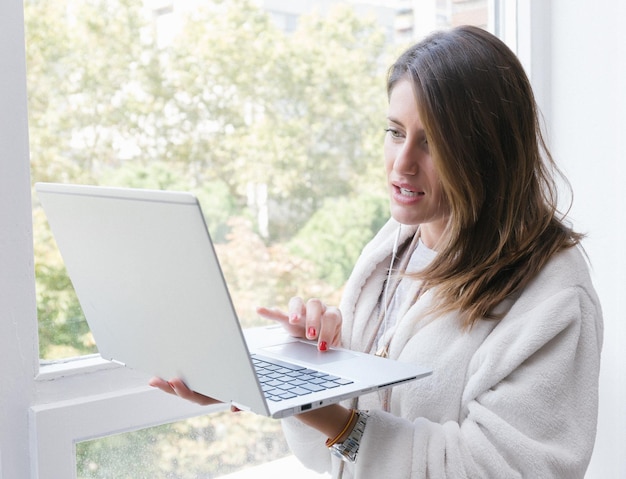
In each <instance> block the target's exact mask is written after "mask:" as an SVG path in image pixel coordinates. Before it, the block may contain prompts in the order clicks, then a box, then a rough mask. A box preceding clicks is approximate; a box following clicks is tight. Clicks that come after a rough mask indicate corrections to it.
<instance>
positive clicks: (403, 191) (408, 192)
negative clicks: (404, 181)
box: [400, 188, 419, 196]
mask: <svg viewBox="0 0 626 479" xmlns="http://www.w3.org/2000/svg"><path fill="white" fill-rule="evenodd" d="M400 194H402V195H403V196H418V195H419V193H417V192H416V191H411V190H407V189H406V188H400Z"/></svg>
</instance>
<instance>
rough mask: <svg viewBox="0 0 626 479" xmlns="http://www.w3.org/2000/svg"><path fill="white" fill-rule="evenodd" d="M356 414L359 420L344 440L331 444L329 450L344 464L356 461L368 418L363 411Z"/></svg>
mask: <svg viewBox="0 0 626 479" xmlns="http://www.w3.org/2000/svg"><path fill="white" fill-rule="evenodd" d="M357 414H358V416H359V418H358V419H357V421H356V424H355V425H354V427H353V428H352V431H351V432H350V434H349V435H348V437H347V438H346V440H345V441H343V442H341V443H338V444H333V445H332V446H330V448H329V449H330V452H332V453H333V454H334V455H335V456H337V457H339V458H341V459H342V460H343V461H345V462H351V463H353V462H355V461H356V456H357V454H358V453H359V446H360V445H361V437H363V432H364V431H365V424H366V423H367V418H368V417H369V414H367V413H366V412H365V411H359V412H357Z"/></svg>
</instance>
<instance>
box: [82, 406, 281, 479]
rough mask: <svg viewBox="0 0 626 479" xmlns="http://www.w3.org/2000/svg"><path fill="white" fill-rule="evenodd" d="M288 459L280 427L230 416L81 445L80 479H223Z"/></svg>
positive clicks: (261, 419) (247, 415) (268, 421)
mask: <svg viewBox="0 0 626 479" xmlns="http://www.w3.org/2000/svg"><path fill="white" fill-rule="evenodd" d="M287 455H289V450H288V448H287V444H286V442H285V440H284V438H283V437H282V434H280V423H279V422H278V421H274V420H272V419H268V418H264V417H260V416H256V415H252V414H250V413H238V414H232V413H230V412H224V413H217V414H211V415H208V416H201V417H196V418H192V419H188V420H186V421H180V422H176V423H173V424H167V425H164V426H157V427H152V428H148V429H143V430H140V431H136V432H131V433H126V434H120V435H116V436H110V437H107V438H103V439H98V440H94V441H86V442H81V443H78V444H77V445H76V469H77V470H76V477H77V478H78V479H110V478H112V477H115V478H116V479H140V478H145V479H157V478H169V479H196V478H199V477H221V476H224V475H226V474H230V473H233V472H235V471H238V470H241V469H242V467H244V466H245V467H246V468H248V467H253V466H255V465H259V464H263V463H267V462H271V461H274V460H277V459H280V458H284V457H286V456H287Z"/></svg>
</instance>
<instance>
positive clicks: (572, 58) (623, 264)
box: [548, 0, 626, 479]
mask: <svg viewBox="0 0 626 479" xmlns="http://www.w3.org/2000/svg"><path fill="white" fill-rule="evenodd" d="M548 1H550V0H548ZM625 20H626V2H623V1H619V0H618V1H615V0H593V1H592V0H553V1H552V12H551V23H552V35H551V39H550V40H549V42H548V43H549V44H551V65H552V66H551V69H550V72H549V77H550V78H551V103H550V105H549V111H550V131H551V138H550V142H551V145H552V151H553V153H554V154H555V156H556V158H557V160H558V161H559V162H560V164H561V165H562V166H563V167H564V169H565V170H566V172H567V174H568V176H569V179H570V181H571V183H572V186H573V189H574V207H573V210H572V216H573V219H574V221H575V224H576V225H577V226H578V228H579V229H582V230H584V231H586V232H588V239H587V240H586V241H585V248H586V250H587V252H588V253H589V256H590V258H591V262H592V266H593V269H594V271H593V276H594V282H595V285H596V288H597V290H598V294H599V295H600V299H601V301H602V305H603V310H604V320H605V334H604V349H603V355H602V361H603V363H602V371H601V378H600V388H601V390H600V394H601V398H600V415H599V427H598V437H597V442H596V448H595V452H594V457H593V459H592V464H591V466H590V468H589V471H588V474H587V476H586V477H587V478H591V479H596V478H597V479H600V478H626V373H625V372H624V367H625V366H626V253H625V248H626V191H625V190H626V166H625V163H626V139H625V138H626V94H625V93H624V92H625V89H626V36H625V33H624V29H625V28H626V25H625V24H624V22H625Z"/></svg>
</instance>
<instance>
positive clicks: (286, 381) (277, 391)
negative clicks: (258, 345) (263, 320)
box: [252, 355, 353, 402]
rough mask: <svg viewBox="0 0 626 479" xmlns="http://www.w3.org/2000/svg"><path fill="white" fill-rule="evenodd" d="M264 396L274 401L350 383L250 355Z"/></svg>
mask: <svg viewBox="0 0 626 479" xmlns="http://www.w3.org/2000/svg"><path fill="white" fill-rule="evenodd" d="M252 363H253V364H254V367H255V368H256V372H257V375H258V377H259V382H260V383H261V388H262V389H263V392H264V393H265V397H266V398H267V399H268V400H270V401H274V402H278V401H284V400H285V399H291V398H294V397H296V396H304V395H306V394H311V393H314V392H319V391H324V390H326V389H332V388H336V387H339V386H343V385H346V384H351V383H352V382H353V381H351V380H350V379H345V378H340V377H337V376H332V375H330V374H326V373H324V372H321V371H316V370H314V369H309V368H305V367H303V366H298V365H297V364H291V363H287V362H284V361H280V360H278V359H273V358H266V357H263V358H261V357H259V356H257V355H252Z"/></svg>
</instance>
